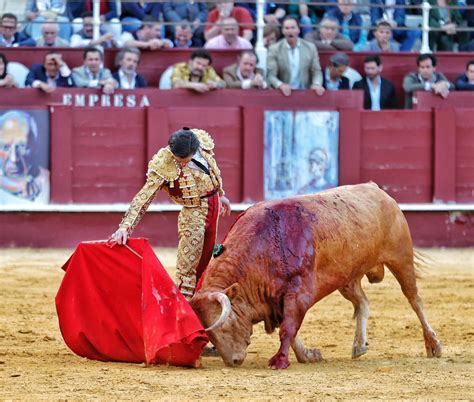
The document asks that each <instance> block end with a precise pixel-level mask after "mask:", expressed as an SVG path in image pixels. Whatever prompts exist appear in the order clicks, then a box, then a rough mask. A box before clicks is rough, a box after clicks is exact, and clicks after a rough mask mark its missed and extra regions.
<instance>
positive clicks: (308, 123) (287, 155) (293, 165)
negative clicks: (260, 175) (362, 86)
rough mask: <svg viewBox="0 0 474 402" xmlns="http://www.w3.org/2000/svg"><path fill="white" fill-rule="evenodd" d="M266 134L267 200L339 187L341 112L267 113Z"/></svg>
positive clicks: (265, 170) (265, 171)
mask: <svg viewBox="0 0 474 402" xmlns="http://www.w3.org/2000/svg"><path fill="white" fill-rule="evenodd" d="M264 130H265V133H264V146H265V152H264V174H265V180H264V181H265V184H264V186H265V199H267V200H268V199H277V198H284V197H289V196H293V195H300V194H312V193H317V192H319V191H321V190H325V189H328V188H332V187H335V186H337V185H338V177H339V171H338V165H339V113H338V112H325V111H311V112H291V111H267V112H265V125H264Z"/></svg>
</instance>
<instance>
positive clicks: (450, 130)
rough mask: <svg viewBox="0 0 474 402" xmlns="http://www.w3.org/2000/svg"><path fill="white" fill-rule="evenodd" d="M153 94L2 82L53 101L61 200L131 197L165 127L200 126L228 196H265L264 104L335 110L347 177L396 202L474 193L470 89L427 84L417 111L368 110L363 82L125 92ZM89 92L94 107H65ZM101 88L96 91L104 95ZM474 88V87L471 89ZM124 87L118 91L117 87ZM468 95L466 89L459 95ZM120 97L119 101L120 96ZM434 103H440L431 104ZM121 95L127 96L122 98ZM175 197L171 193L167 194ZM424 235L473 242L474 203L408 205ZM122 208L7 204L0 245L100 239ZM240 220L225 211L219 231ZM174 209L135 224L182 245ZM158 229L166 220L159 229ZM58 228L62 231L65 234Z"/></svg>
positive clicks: (40, 102)
mask: <svg viewBox="0 0 474 402" xmlns="http://www.w3.org/2000/svg"><path fill="white" fill-rule="evenodd" d="M131 93H133V94H134V95H135V96H136V99H144V98H145V97H146V99H147V102H148V104H149V105H150V106H147V107H137V106H135V107H127V106H126V102H125V105H122V106H120V107H102V106H100V101H99V103H97V100H96V99H99V97H98V96H97V94H98V93H97V92H96V91H94V90H77V89H73V90H61V89H58V90H57V91H56V92H55V93H53V94H52V95H46V94H43V93H42V92H40V91H38V90H34V89H26V90H22V91H18V90H3V91H2V95H4V96H2V97H1V98H0V108H8V109H11V108H17V107H18V108H26V109H27V108H30V107H36V108H48V107H49V108H50V110H51V135H52V138H51V171H52V176H51V183H52V189H51V190H52V201H53V202H54V203H60V204H68V203H103V202H105V203H111V202H129V201H130V199H131V197H132V196H133V195H134V194H135V192H136V191H137V190H138V188H139V187H140V186H141V185H142V183H143V180H144V174H145V170H146V163H147V161H148V160H149V158H150V157H151V156H152V155H153V153H154V152H156V150H157V149H158V148H160V147H161V146H163V145H164V144H165V143H166V141H167V139H168V136H169V133H170V132H172V131H173V130H175V129H177V128H179V127H182V126H191V127H202V128H204V129H206V130H208V131H210V132H211V133H212V134H213V136H214V137H215V139H216V143H217V157H218V161H219V165H220V167H221V168H222V171H223V176H224V180H225V187H226V190H227V191H228V194H229V197H230V199H231V200H232V202H240V201H244V202H246V201H259V200H261V199H262V198H263V168H264V167H263V113H264V111H265V110H338V111H339V113H340V152H339V157H340V160H339V168H340V169H339V170H340V177H339V179H340V180H339V181H340V184H349V183H358V182H363V181H367V180H374V181H376V182H377V183H378V184H379V185H381V187H383V188H384V189H386V190H387V191H388V192H389V194H391V195H392V196H394V197H395V199H396V200H397V201H398V202H416V203H418V202H426V203H430V202H432V201H433V200H434V201H442V202H453V201H454V202H456V201H457V202H469V203H473V202H474V192H473V189H474V169H472V167H473V166H474V152H473V148H474V138H473V136H474V134H473V133H474V130H473V126H474V113H473V111H472V110H469V109H464V108H456V109H453V108H452V107H449V105H459V104H460V103H461V101H462V102H464V103H466V102H467V99H472V98H468V97H467V96H468V95H470V94H456V93H455V94H452V95H451V96H450V97H449V98H448V100H446V101H444V102H443V103H442V105H443V108H439V107H437V106H436V105H437V103H438V102H439V99H438V98H436V97H435V96H433V95H432V94H428V93H422V94H420V95H419V103H418V108H419V109H420V110H415V111H383V112H369V111H362V110H361V109H360V105H361V104H362V93H361V92H357V91H339V92H331V93H327V94H325V95H324V96H323V97H317V96H316V95H315V94H314V93H312V92H311V91H302V92H298V93H295V94H294V95H293V96H292V97H291V98H286V97H283V96H282V95H281V94H280V92H279V91H240V90H226V91H214V92H212V93H209V94H206V95H204V96H201V95H197V94H194V93H190V92H188V91H185V90H170V91H158V90H140V91H133V92H126V91H122V92H117V94H116V95H117V96H118V97H119V99H121V100H122V101H123V99H125V98H123V97H124V96H126V95H127V94H128V95H129V94H131ZM64 95H67V96H66V98H67V99H69V100H71V99H72V102H73V104H74V102H75V95H81V96H82V95H84V96H85V97H84V99H85V102H86V104H89V103H88V102H89V101H90V100H92V104H94V102H96V103H97V104H96V106H95V107H78V106H64V105H62V104H61V103H62V101H63V99H64ZM96 96H97V98H96ZM471 96H472V95H471ZM120 97H122V98H120ZM460 98H462V99H460ZM113 102H114V101H112V103H113ZM430 102H431V103H433V104H435V106H436V107H435V108H433V105H432V104H431V103H430ZM119 103H120V102H119ZM165 200H166V201H167V199H166V198H165V197H162V198H159V201H165ZM406 215H407V217H408V220H409V222H410V226H411V228H412V231H413V236H414V238H415V241H416V243H417V244H418V245H425V246H428V245H451V246H453V245H456V246H466V245H473V243H474V236H473V231H474V221H473V214H472V213H447V212H439V213H437V212H429V213H428V212H426V213H424V212H409V213H407V214H406ZM120 216H121V214H119V213H52V212H37V213H23V212H21V213H9V212H3V213H0V225H1V227H2V231H1V234H0V244H1V245H24V246H26V245H37V246H38V245H41V246H71V245H73V244H74V243H75V242H76V241H78V240H81V239H94V238H103V237H105V236H107V235H108V234H109V233H110V232H111V231H113V230H114V229H115V227H116V225H117V224H118V222H119V220H120ZM231 222H232V219H227V220H224V221H223V222H222V225H221V227H220V233H221V236H222V235H223V234H224V233H225V232H226V229H227V228H228V227H229V225H230V224H231ZM175 226H176V213H175V212H172V213H152V214H149V215H147V217H145V219H144V221H143V223H142V224H141V225H140V227H139V229H138V231H137V232H136V235H145V236H151V238H152V240H153V241H154V243H155V244H160V245H170V246H171V245H175V244H176V239H177V237H176V233H175V231H176V227H175ZM156 228H160V229H159V230H158V231H157V229H156ZM58 233H61V235H58Z"/></svg>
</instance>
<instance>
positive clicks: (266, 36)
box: [263, 24, 281, 49]
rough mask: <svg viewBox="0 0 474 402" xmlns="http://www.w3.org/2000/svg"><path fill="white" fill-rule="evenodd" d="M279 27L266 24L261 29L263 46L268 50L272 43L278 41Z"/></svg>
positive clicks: (279, 35)
mask: <svg viewBox="0 0 474 402" xmlns="http://www.w3.org/2000/svg"><path fill="white" fill-rule="evenodd" d="M280 37H281V33H280V26H279V25H275V24H267V25H265V27H264V28H263V44H264V45H265V47H266V48H267V49H268V48H269V47H270V46H271V45H273V44H274V43H277V42H278V41H279V40H280Z"/></svg>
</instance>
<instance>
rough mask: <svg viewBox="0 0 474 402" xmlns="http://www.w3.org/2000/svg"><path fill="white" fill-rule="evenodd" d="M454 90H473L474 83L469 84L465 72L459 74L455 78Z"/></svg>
mask: <svg viewBox="0 0 474 402" xmlns="http://www.w3.org/2000/svg"><path fill="white" fill-rule="evenodd" d="M456 90H457V91H474V84H469V81H468V80H467V77H466V74H463V75H460V76H459V77H458V78H457V79H456Z"/></svg>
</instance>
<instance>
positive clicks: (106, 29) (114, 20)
mask: <svg viewBox="0 0 474 402" xmlns="http://www.w3.org/2000/svg"><path fill="white" fill-rule="evenodd" d="M92 3H93V0H74V1H69V2H68V7H69V9H70V13H71V19H73V21H72V22H73V23H72V26H73V31H74V33H76V32H77V31H80V30H81V29H82V25H83V24H84V21H83V19H82V15H83V14H84V13H86V12H92ZM118 3H120V1H119V0H101V1H100V29H101V30H102V31H103V33H111V34H112V35H113V36H114V38H115V39H117V38H119V37H120V34H121V33H122V26H121V24H120V20H119V15H118V8H117V4H118Z"/></svg>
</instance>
